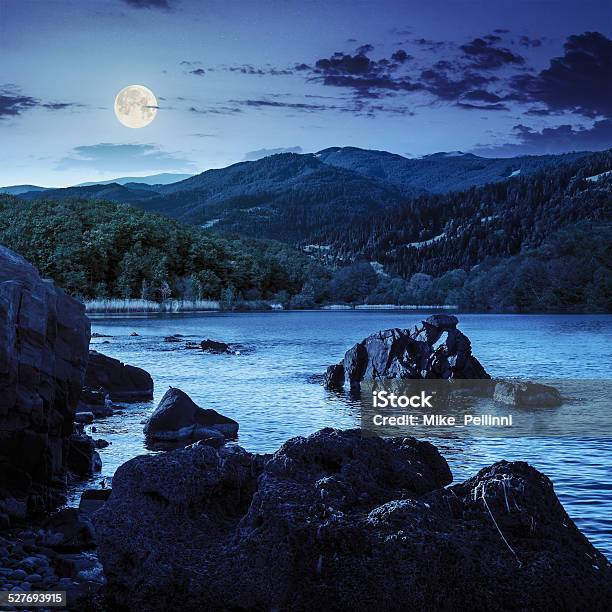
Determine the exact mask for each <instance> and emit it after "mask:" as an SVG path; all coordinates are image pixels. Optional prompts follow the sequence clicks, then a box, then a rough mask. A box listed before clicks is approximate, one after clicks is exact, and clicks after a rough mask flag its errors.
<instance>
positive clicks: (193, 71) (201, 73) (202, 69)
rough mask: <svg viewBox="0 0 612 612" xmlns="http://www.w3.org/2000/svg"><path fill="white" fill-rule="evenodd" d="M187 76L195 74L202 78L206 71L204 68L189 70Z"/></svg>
mask: <svg viewBox="0 0 612 612" xmlns="http://www.w3.org/2000/svg"><path fill="white" fill-rule="evenodd" d="M189 74H195V75H196V76H204V75H205V74H206V71H205V70H204V68H195V69H194V70H190V71H189Z"/></svg>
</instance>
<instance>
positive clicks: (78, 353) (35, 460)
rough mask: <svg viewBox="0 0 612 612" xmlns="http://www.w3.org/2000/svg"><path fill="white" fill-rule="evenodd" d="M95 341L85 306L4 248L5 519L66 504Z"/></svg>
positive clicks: (1, 488) (1, 490)
mask: <svg viewBox="0 0 612 612" xmlns="http://www.w3.org/2000/svg"><path fill="white" fill-rule="evenodd" d="M89 336H90V326H89V320H88V319H87V317H86V315H85V308H84V306H83V305H82V304H81V303H79V302H78V301H76V300H75V299H73V298H71V297H69V296H68V295H66V294H65V293H64V292H63V291H61V290H60V289H58V288H56V287H54V285H53V283H52V282H51V281H47V280H43V279H41V278H40V276H39V274H38V272H37V270H36V269H35V268H34V267H33V266H32V265H30V264H29V263H28V262H27V261H25V260H24V259H23V258H22V257H20V256H19V255H17V254H15V253H14V252H12V251H10V250H9V249H6V248H5V247H2V246H0V512H3V513H6V514H7V515H8V516H10V517H13V518H19V517H20V516H21V515H22V513H23V512H24V511H25V513H26V514H27V513H32V512H38V511H44V510H48V509H49V508H52V507H53V506H54V505H56V504H57V503H59V502H61V501H62V498H63V494H64V491H65V483H66V473H65V468H66V463H67V457H68V451H69V446H70V443H69V438H70V435H71V434H72V430H73V420H74V414H75V408H76V405H77V402H78V399H79V395H80V392H81V387H82V384H83V376H84V373H85V368H86V364H87V351H88V345H89ZM14 511H15V512H16V514H15V512H14Z"/></svg>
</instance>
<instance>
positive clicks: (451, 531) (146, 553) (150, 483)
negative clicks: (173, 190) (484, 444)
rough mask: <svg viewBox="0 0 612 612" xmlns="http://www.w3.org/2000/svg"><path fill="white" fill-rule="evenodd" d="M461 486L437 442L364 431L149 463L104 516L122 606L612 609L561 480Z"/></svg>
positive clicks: (525, 477)
mask: <svg viewBox="0 0 612 612" xmlns="http://www.w3.org/2000/svg"><path fill="white" fill-rule="evenodd" d="M450 481H451V474H450V470H449V468H448V464H447V463H446V461H445V460H444V459H443V457H442V456H441V455H440V454H439V452H438V450H437V449H436V448H435V447H434V446H433V445H431V444H429V443H428V442H421V441H417V440H415V439H414V438H394V439H381V438H376V437H366V436H363V435H361V432H360V431H359V430H349V431H340V430H334V429H323V430H321V431H319V432H317V433H315V434H312V435H311V436H308V437H307V438H301V437H298V438H293V439H291V440H289V441H287V442H286V443H285V444H283V445H282V446H281V448H280V449H279V450H278V451H277V452H276V453H274V455H272V456H269V455H255V454H251V453H248V452H246V451H245V450H243V449H241V448H240V447H223V448H221V449H220V450H218V451H217V450H215V449H213V448H211V447H208V446H204V445H193V446H191V447H188V448H186V449H181V450H177V451H173V452H169V453H162V454H158V455H149V456H141V457H136V458H134V459H132V460H130V461H128V462H127V463H125V464H123V465H122V466H121V467H120V468H119V469H118V470H117V473H116V474H115V477H114V479H113V491H112V493H111V495H110V497H109V498H108V500H107V501H106V503H105V504H104V505H103V506H102V508H101V509H100V510H98V512H96V513H95V514H94V515H93V521H94V525H95V528H96V534H97V539H98V554H99V558H100V561H101V562H102V564H103V566H104V570H105V574H106V577H107V580H108V585H107V594H108V596H109V602H110V604H111V605H112V604H113V603H115V602H121V604H122V605H124V606H127V607H128V608H129V609H133V610H147V611H148V612H157V611H162V610H167V609H170V608H172V607H176V608H180V609H181V610H186V611H195V610H201V609H223V610H231V609H242V610H246V609H250V610H271V609H280V610H296V611H297V610H316V609H322V610H330V609H331V610H345V609H347V608H350V609H351V610H355V611H362V610H363V611H370V610H375V609H389V610H405V609H418V610H425V609H441V608H444V609H470V608H474V606H476V607H477V608H478V609H482V610H487V609H488V610H491V609H499V607H500V602H511V604H512V607H513V608H516V609H605V608H606V606H607V604H608V603H609V601H610V596H611V595H612V580H611V579H610V578H611V571H612V570H611V568H610V564H609V563H608V562H607V560H606V559H605V558H604V557H603V555H601V553H599V552H598V551H597V550H596V549H595V548H594V547H593V546H592V545H591V544H590V543H589V542H588V540H587V539H586V538H585V537H584V536H583V535H582V534H581V533H580V531H579V530H578V529H577V528H576V526H575V525H574V523H573V522H572V520H571V519H570V518H569V516H568V515H567V514H566V512H565V510H564V509H563V507H562V506H561V503H560V502H559V500H558V499H557V497H556V495H555V493H554V490H553V487H552V483H551V482H550V480H549V479H548V478H547V477H546V476H544V475H543V474H541V473H539V472H538V471H537V470H535V469H534V468H533V467H531V466H529V465H528V464H526V463H523V462H512V463H509V462H505V461H501V462H498V463H496V464H494V465H492V466H489V467H487V468H484V469H483V470H481V471H480V472H479V473H478V474H477V475H475V476H474V477H473V478H470V479H469V480H466V481H465V482H463V483H460V484H456V485H453V486H451V487H448V488H444V487H445V485H448V484H449V483H450ZM160 526H163V528H160ZM475 602H476V603H475Z"/></svg>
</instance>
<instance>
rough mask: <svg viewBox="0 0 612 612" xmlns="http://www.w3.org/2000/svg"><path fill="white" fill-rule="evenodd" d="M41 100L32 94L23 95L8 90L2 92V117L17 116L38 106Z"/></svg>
mask: <svg viewBox="0 0 612 612" xmlns="http://www.w3.org/2000/svg"><path fill="white" fill-rule="evenodd" d="M39 104H40V101H39V100H37V99H36V98H32V97H31V96H23V95H20V94H16V93H10V92H7V91H3V92H0V119H2V118H5V117H16V116H17V115H21V113H23V112H24V111H27V110H29V109H31V108H36V107H37V106H38V105H39Z"/></svg>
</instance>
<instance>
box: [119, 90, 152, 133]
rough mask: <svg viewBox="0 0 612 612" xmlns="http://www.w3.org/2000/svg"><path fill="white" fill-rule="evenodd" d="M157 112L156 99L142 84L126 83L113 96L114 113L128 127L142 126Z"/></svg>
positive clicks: (147, 123) (149, 121)
mask: <svg viewBox="0 0 612 612" xmlns="http://www.w3.org/2000/svg"><path fill="white" fill-rule="evenodd" d="M156 114H157V99H156V98H155V95H154V94H153V92H152V91H151V90H150V89H148V88H147V87H145V86H144V85H128V86H127V87H124V88H123V89H122V90H121V91H120V92H119V93H118V94H117V97H116V98H115V115H117V119H119V121H121V123H123V125H125V126H126V127H129V128H143V127H145V126H147V125H149V123H151V121H153V119H155V115H156Z"/></svg>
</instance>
